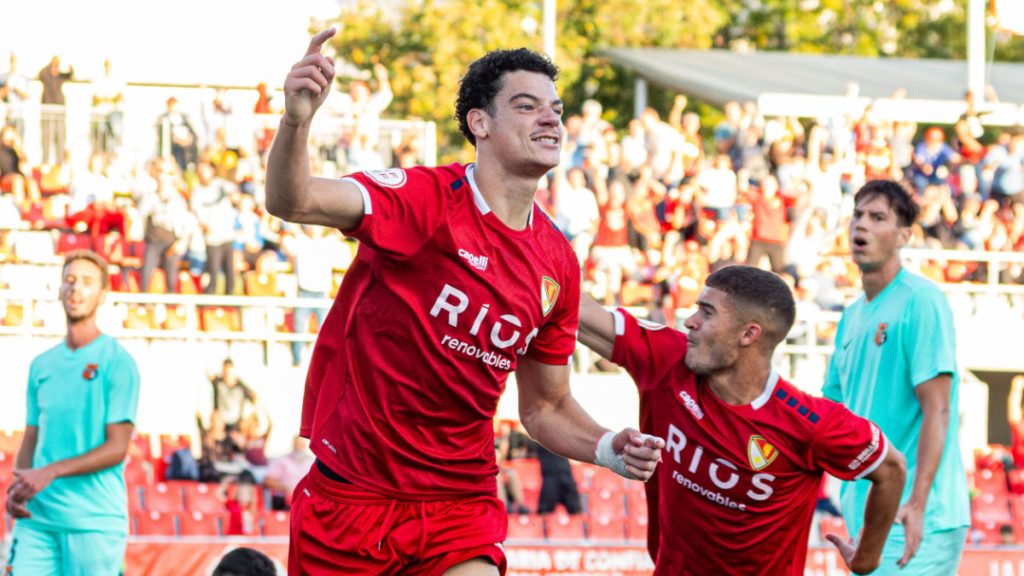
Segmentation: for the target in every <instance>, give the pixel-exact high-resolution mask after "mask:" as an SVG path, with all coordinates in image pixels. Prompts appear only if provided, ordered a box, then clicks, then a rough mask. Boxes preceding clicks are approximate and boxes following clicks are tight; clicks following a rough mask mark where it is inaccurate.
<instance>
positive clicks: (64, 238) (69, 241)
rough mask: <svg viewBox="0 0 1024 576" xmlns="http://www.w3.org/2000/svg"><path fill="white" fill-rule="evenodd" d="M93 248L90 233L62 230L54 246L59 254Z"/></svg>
mask: <svg viewBox="0 0 1024 576" xmlns="http://www.w3.org/2000/svg"><path fill="white" fill-rule="evenodd" d="M92 248H93V246H92V238H90V237H89V235H88V234H75V233H73V232H61V233H60V235H59V236H57V245H56V246H55V247H54V251H55V252H56V253H57V254H67V253H68V252H74V251H75V250H92Z"/></svg>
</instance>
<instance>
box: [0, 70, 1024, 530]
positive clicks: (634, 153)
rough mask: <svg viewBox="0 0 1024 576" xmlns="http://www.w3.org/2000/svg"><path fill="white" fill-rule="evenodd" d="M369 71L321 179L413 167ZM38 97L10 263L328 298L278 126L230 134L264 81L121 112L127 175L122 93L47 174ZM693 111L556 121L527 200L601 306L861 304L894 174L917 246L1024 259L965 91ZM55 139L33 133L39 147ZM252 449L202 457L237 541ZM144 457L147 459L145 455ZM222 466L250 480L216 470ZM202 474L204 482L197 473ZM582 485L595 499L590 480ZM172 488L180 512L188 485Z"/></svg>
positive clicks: (1018, 150) (19, 175) (176, 287)
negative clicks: (279, 183) (272, 207)
mask: <svg viewBox="0 0 1024 576" xmlns="http://www.w3.org/2000/svg"><path fill="white" fill-rule="evenodd" d="M54 60H55V62H51V64H50V65H49V66H48V67H47V68H45V69H44V70H42V71H40V74H39V76H38V79H39V81H40V82H42V83H43V84H44V86H50V85H52V86H50V87H49V88H48V89H47V90H46V91H44V95H48V96H47V98H48V100H44V101H43V104H46V105H50V106H57V107H58V112H59V107H60V106H61V102H62V100H61V102H56V101H54V100H53V98H54V96H53V94H54V93H53V90H56V91H57V93H59V91H60V82H61V81H66V80H68V79H70V78H71V77H72V75H73V72H72V71H67V72H60V62H59V59H56V58H55V59H54ZM107 70H108V75H109V67H108V68H107ZM373 76H374V79H375V81H374V85H373V86H371V85H370V84H369V83H367V82H362V81H354V82H348V83H347V84H348V85H347V86H339V87H338V88H339V90H336V92H337V95H336V97H335V99H334V100H332V101H329V103H328V108H329V111H330V113H331V114H332V115H334V116H335V117H337V118H340V119H341V120H342V121H343V122H344V123H345V124H346V125H347V126H349V129H348V130H346V131H345V132H344V133H343V134H342V135H341V138H340V139H331V140H326V139H322V140H320V141H319V142H318V143H317V144H316V145H315V149H314V150H311V155H310V157H311V160H312V162H313V165H314V172H315V173H318V174H322V175H340V174H346V173H349V172H353V171H360V170H375V169H385V168H391V167H403V166H407V165H410V164H411V163H412V162H414V161H415V160H416V158H417V156H418V152H419V150H418V148H417V146H419V143H418V142H417V140H416V138H415V137H414V136H412V135H409V136H407V137H403V138H399V139H396V140H395V141H391V142H382V141H381V140H380V136H379V123H380V118H381V116H382V115H383V114H384V113H385V112H386V109H387V105H388V103H389V102H390V100H391V91H390V87H389V85H388V77H387V71H386V69H385V68H384V67H383V66H378V67H377V68H376V69H375V70H374V72H373ZM61 79H63V80H61ZM27 84H28V79H27V77H25V76H24V75H22V74H21V73H20V72H18V71H17V68H16V59H15V58H14V57H13V56H12V58H11V65H10V70H9V72H8V73H7V74H0V99H2V100H3V101H4V103H5V106H4V116H3V120H4V121H3V128H2V130H0V190H2V195H0V234H2V235H3V236H2V237H3V242H2V243H0V244H2V247H0V252H2V254H3V257H4V258H7V259H10V258H13V257H14V253H15V250H14V247H13V246H11V245H10V241H9V239H10V235H9V234H7V233H6V232H7V231H10V230H25V229H27V230H46V231H51V232H52V237H53V242H54V248H55V249H56V251H57V252H61V251H65V250H70V249H72V248H82V247H91V248H93V249H95V250H97V251H98V252H99V253H101V254H102V255H103V256H105V257H106V258H107V259H108V260H109V261H110V262H111V264H112V265H113V267H115V268H116V270H115V272H114V273H113V274H112V283H113V286H114V289H115V290H121V291H135V292H141V291H151V292H180V293H199V292H204V293H207V294H236V295H241V294H245V295H254V296H269V295H288V296H299V297H307V298H325V297H329V296H333V295H334V293H335V291H336V290H337V286H338V284H339V282H338V278H339V275H340V274H343V273H344V271H345V269H346V268H347V266H348V264H349V263H350V261H351V258H352V256H353V254H354V245H353V243H352V242H350V241H348V240H346V239H344V237H343V236H342V235H341V234H340V232H338V231H337V230H327V229H322V228H317V227H310V226H298V225H291V224H285V223H283V222H282V221H281V220H279V219H277V218H275V217H273V216H272V215H270V214H269V213H268V212H267V211H266V209H265V207H264V190H263V186H264V181H265V169H266V153H267V150H268V149H269V145H270V143H271V142H272V140H273V136H274V134H273V130H272V129H266V128H260V129H258V130H256V131H251V130H249V131H247V130H245V129H239V127H238V126H239V125H240V124H239V123H238V122H236V120H237V119H238V118H239V117H242V116H245V115H247V114H255V115H274V114H277V113H279V110H278V109H276V108H275V106H274V104H273V102H272V100H271V99H270V97H269V95H268V92H267V88H266V86H261V87H258V88H256V89H254V90H256V91H257V93H258V97H257V100H256V102H257V104H256V106H255V107H254V109H253V110H252V111H249V112H245V113H243V112H241V111H236V110H233V109H232V107H231V105H230V103H228V102H227V101H226V100H225V99H224V98H223V94H222V93H220V92H218V93H217V94H216V95H215V96H214V97H213V99H212V100H209V101H196V102H189V103H188V104H189V106H187V108H189V109H198V110H201V114H199V115H198V119H197V120H194V119H193V118H192V116H191V115H190V114H189V113H187V112H185V111H183V108H184V107H179V104H181V103H180V102H179V101H178V99H177V98H170V99H168V100H167V109H166V111H165V112H164V113H163V114H162V115H160V116H159V117H156V118H148V119H139V118H128V119H127V120H128V121H132V122H136V121H138V122H146V123H149V124H152V125H153V126H154V127H155V128H154V142H155V143H156V146H155V149H154V153H153V155H152V156H151V157H150V158H149V160H148V161H146V162H145V163H142V164H132V163H131V162H130V161H129V159H128V157H127V156H126V155H123V154H122V150H121V142H120V137H119V134H120V130H121V123H122V122H123V121H125V118H123V117H122V116H121V114H120V110H121V106H122V104H123V94H122V92H123V84H118V83H117V82H115V81H113V80H111V79H110V78H109V77H108V76H105V77H103V78H97V79H94V81H93V86H94V92H95V95H94V98H93V106H94V115H93V118H94V122H95V125H94V126H93V130H92V149H91V150H90V151H89V152H88V154H87V155H86V156H87V158H88V161H87V162H85V163H84V165H83V166H77V165H73V164H72V163H70V162H68V161H66V160H67V159H68V158H69V157H71V154H70V152H71V151H69V150H66V149H64V142H63V139H62V138H57V137H54V138H53V139H52V141H51V140H50V139H49V138H48V139H47V140H45V141H44V142H43V148H44V154H43V157H44V158H46V159H47V160H46V161H43V162H38V163H30V162H29V160H28V156H27V155H26V154H25V151H24V150H23V147H22V138H23V136H24V131H25V130H26V126H25V119H24V117H23V116H22V114H21V112H22V110H23V109H24V106H25V105H26V103H25V99H26V98H27V89H26V86H27ZM54 86H55V87H54ZM688 104H689V103H688V101H687V99H686V97H685V96H682V95H680V96H678V97H676V99H675V101H674V104H673V107H672V108H671V110H668V111H667V112H665V113H662V112H659V111H658V110H655V109H653V108H648V109H647V110H645V111H644V113H643V114H642V116H641V117H640V118H637V119H634V120H631V121H630V122H629V124H628V128H627V129H626V130H624V131H620V130H618V129H616V128H615V127H614V126H612V125H611V124H610V123H608V122H607V121H606V120H604V119H603V114H602V112H603V110H602V104H601V103H599V102H597V101H594V100H588V101H586V102H585V103H584V104H583V105H582V107H581V109H580V110H579V111H578V113H573V114H569V115H567V116H566V117H565V118H564V123H565V127H566V137H565V139H564V141H563V161H562V163H561V165H560V167H559V168H558V169H556V170H555V171H554V172H552V173H551V174H549V175H548V176H547V177H546V178H544V179H542V180H541V182H539V184H538V195H537V201H538V202H539V203H540V204H541V206H542V207H543V208H544V209H545V211H546V212H547V213H548V214H549V215H550V216H551V217H552V219H553V220H554V222H555V223H556V224H557V226H558V227H559V228H560V229H561V230H562V232H563V233H564V234H565V235H566V237H567V238H568V239H569V240H570V242H571V244H572V246H573V248H574V249H575V251H576V254H577V256H578V258H579V260H580V263H581V264H582V265H583V269H584V275H585V278H584V287H585V289H586V290H587V291H589V292H590V294H591V295H592V296H594V297H595V298H597V299H598V300H599V301H601V302H603V303H604V304H606V305H625V306H649V307H650V309H651V312H650V313H651V315H652V317H653V318H654V319H660V320H662V321H665V320H666V319H672V318H674V317H675V309H677V308H687V307H689V306H691V305H692V304H693V303H694V302H695V301H696V298H697V296H698V294H699V290H700V287H701V286H703V285H704V280H705V279H706V278H707V276H708V275H709V274H710V273H711V272H712V271H714V270H717V269H718V268H721V267H723V266H726V265H728V264H731V263H743V262H746V263H751V264H755V265H764V266H768V267H770V268H771V269H772V270H773V271H776V272H778V273H780V274H782V275H783V276H784V278H787V279H788V280H789V281H791V282H792V285H793V287H794V290H795V291H796V294H797V296H798V298H799V302H800V305H801V306H805V307H814V308H817V309H821V310H840V309H842V307H843V305H844V304H845V303H847V302H848V300H849V297H850V296H851V295H852V294H854V293H855V292H856V291H857V289H858V287H857V286H856V282H857V281H856V278H858V275H857V273H856V270H855V268H853V264H852V262H850V260H849V258H847V255H848V254H849V247H848V246H847V245H845V243H846V242H848V240H847V235H846V234H845V233H844V231H845V228H846V223H847V222H848V219H849V217H850V215H851V212H852V207H853V201H852V193H853V192H854V191H855V190H857V189H858V188H859V187H860V186H861V185H862V184H863V183H864V182H865V181H867V180H870V179H874V178H893V179H896V180H900V181H902V182H904V183H905V184H906V185H907V186H908V188H910V189H912V190H913V191H914V194H915V198H916V200H917V201H918V202H919V204H920V206H921V217H920V219H919V221H918V223H917V224H916V225H915V226H914V240H913V242H912V245H913V246H915V247H932V248H944V249H950V250H958V249H971V250H986V251H1001V252H1013V251H1017V250H1021V249H1024V134H1018V133H1016V132H1015V131H1013V130H996V129H992V128H986V127H984V126H983V118H984V116H983V115H979V114H978V113H977V111H976V110H975V108H974V105H973V99H972V98H971V96H970V95H968V96H967V98H965V104H964V114H963V115H962V116H961V118H960V119H959V120H958V121H957V122H956V123H955V125H953V126H951V127H948V129H944V128H941V127H936V126H932V127H919V126H917V125H915V124H913V123H908V122H893V121H889V120H884V119H881V118H878V117H876V116H875V115H874V114H873V113H872V111H871V110H870V109H869V110H868V111H867V112H865V114H864V115H863V116H861V117H859V118H850V117H834V118H821V119H817V120H813V121H812V120H806V119H804V120H798V119H796V118H775V117H765V116H764V115H763V114H761V112H760V111H759V110H758V109H757V107H756V105H754V104H753V103H749V102H748V103H739V102H729V103H727V104H726V105H725V106H724V119H723V120H722V121H721V122H719V123H717V124H716V125H714V126H704V125H702V119H701V117H700V116H699V115H698V114H697V113H695V112H693V111H692V110H690V109H689V108H688ZM50 120H52V118H51V119H50ZM50 120H48V122H49V121H50ZM265 125H274V123H273V122H271V123H267V124H265ZM59 127H60V128H61V129H62V128H63V124H59ZM54 130H55V129H54V128H53V126H49V125H48V126H44V127H42V131H43V133H44V134H48V135H52V134H54V133H55V132H54ZM382 149H383V150H385V152H386V153H385V154H382V153H381V150H382ZM385 158H390V159H391V161H390V162H387V161H386V160H385ZM921 271H922V273H924V274H925V275H926V276H928V277H931V278H932V279H934V280H936V281H939V282H958V281H962V280H968V281H969V280H976V279H981V278H984V277H986V275H987V271H986V270H985V265H984V264H983V263H980V264H979V263H974V262H967V263H956V262H950V263H947V262H929V263H926V264H925V266H924V267H923V268H922V270H921ZM999 274H1000V281H1001V282H1002V283H1021V282H1022V281H1024V274H1022V269H1021V267H1020V266H1017V265H1010V266H1008V267H1006V268H1004V269H1002V270H1000V272H999ZM0 288H2V286H0ZM314 314H317V315H318V309H315V308H309V309H304V308H301V307H300V308H296V309H295V310H294V313H293V314H291V315H290V316H289V317H290V320H289V322H288V323H289V324H290V326H289V327H288V328H286V329H287V330H292V331H305V330H315V329H316V326H311V325H310V320H312V318H311V316H313V315H314ZM317 320H322V318H319V316H318V318H317ZM301 347H302V344H301V343H296V344H295V348H294V349H293V361H294V363H295V364H296V365H298V364H300V363H301V361H302V349H301ZM239 434H242V435H243V436H238V435H239ZM245 434H246V432H245V431H244V429H243V428H240V427H236V426H228V428H227V429H226V430H225V429H223V428H221V429H220V430H219V432H218V433H217V435H216V438H214V439H213V442H214V444H210V446H209V452H210V453H211V454H216V453H217V452H218V450H219V448H218V446H217V445H216V443H217V442H220V443H222V446H228V447H229V448H228V449H227V451H228V455H227V456H225V457H224V458H223V459H222V460H221V466H220V468H221V469H220V473H219V474H216V475H213V474H211V475H210V477H209V478H210V479H218V478H220V477H227V478H234V479H235V480H233V481H231V483H230V485H229V484H225V485H224V487H223V494H222V498H223V499H224V500H225V501H227V502H235V504H233V505H229V509H230V510H232V513H233V514H234V512H235V511H238V513H237V514H235V515H234V516H232V518H233V519H232V523H233V524H232V527H231V528H229V529H224V532H225V533H230V532H235V533H243V532H249V533H252V532H253V531H254V528H253V526H252V522H253V520H252V519H251V517H250V516H247V515H246V510H249V511H250V512H252V511H253V510H255V508H254V502H257V501H262V500H263V499H264V497H263V496H258V497H257V496H253V495H252V494H250V490H249V489H248V488H244V486H247V485H248V484H250V483H252V482H255V483H259V482H266V480H265V479H264V478H263V477H262V476H256V475H254V474H252V470H253V469H255V470H256V471H257V474H260V473H262V475H265V474H266V467H267V466H269V465H270V463H269V462H268V461H267V459H266V456H265V455H262V454H259V453H258V451H254V450H251V449H252V448H253V443H254V442H257V445H256V448H258V441H259V440H260V437H261V435H263V436H262V439H263V441H265V439H266V438H265V434H269V426H268V427H267V429H264V430H259V431H253V432H252V433H251V434H249V435H248V436H245ZM233 435H234V436H233ZM506 440H507V438H506ZM204 443H205V442H204ZM180 447H181V446H178V448H180ZM172 448H173V446H172ZM504 449H506V450H507V446H506V447H505V448H504ZM174 452H175V450H168V451H166V454H161V458H163V457H165V456H166V461H164V460H160V461H161V462H164V464H166V465H168V466H170V463H171V455H172V454H173V453H174ZM254 452H255V455H254V454H253V453H254ZM303 454H308V453H307V452H306V451H305V448H304V447H303V446H301V445H299V444H297V445H296V448H295V451H294V453H293V454H292V455H291V457H292V458H293V459H294V460H296V461H302V462H307V460H302V458H301V455H303ZM243 459H248V460H247V461H248V462H249V464H247V465H246V464H242V462H243ZM254 459H255V461H256V463H255V464H253V462H254ZM149 460H150V458H149V455H148V453H146V452H145V450H143V449H139V451H138V452H137V454H136V461H142V462H147V461H149ZM514 460H515V459H514V458H513V459H511V460H510V461H514ZM231 462H235V463H239V465H240V467H239V469H238V470H235V471H228V472H225V470H226V469H227V466H226V465H225V464H230V463H231ZM200 464H201V463H200ZM289 464H290V463H289V462H284V463H281V464H279V466H280V467H281V468H283V470H282V471H281V475H282V476H287V479H286V481H282V482H281V483H280V484H277V483H275V482H278V480H277V476H276V475H275V474H271V480H270V481H269V482H266V484H265V485H266V486H267V487H268V488H270V489H272V492H273V494H272V497H273V503H274V508H278V509H284V508H285V507H286V503H285V502H283V499H284V498H285V495H286V494H288V493H289V490H288V482H290V481H291V480H290V479H291V478H292V477H294V476H295V474H294V470H292V469H290V468H288V465H289ZM305 465H306V466H307V467H308V463H306V464H305ZM176 466H183V464H176ZM513 468H515V466H505V467H503V469H504V471H503V474H504V475H505V477H506V478H511V481H510V482H511V484H512V486H509V492H510V495H509V499H510V507H511V508H512V509H513V510H515V511H522V510H528V509H531V508H534V507H535V506H536V500H535V499H532V498H528V499H527V500H528V501H527V502H525V503H524V501H523V496H522V492H523V487H522V486H516V485H515V484H516V479H515V477H516V473H515V471H514V470H513ZM139 470H142V469H141V468H138V467H135V468H133V467H132V466H131V465H130V466H129V473H130V474H143V475H149V476H150V478H148V479H147V480H145V482H146V483H147V484H148V483H151V482H152V481H153V480H154V478H152V476H153V475H154V474H156V475H157V476H159V477H162V476H163V473H164V471H163V470H162V469H161V470H156V471H155V472H154V471H153V470H149V469H145V470H142V471H141V472H140V471H139ZM243 471H248V472H249V475H248V476H246V475H244V474H242V472H243ZM188 474H190V475H191V474H192V472H188ZM195 474H196V476H195V478H194V479H197V480H198V479H201V477H200V475H199V474H200V471H199V470H198V469H197V470H196V472H195ZM289 475H290V476H289ZM253 476H256V477H253ZM534 476H536V474H534ZM239 479H240V480H241V481H240V482H239V481H238V480H239ZM580 483H581V484H586V485H589V484H591V482H590V480H589V479H584V478H582V477H581V479H580ZM239 487H242V488H241V489H239ZM526 488H527V489H526V492H527V493H528V495H529V494H530V493H532V494H533V495H534V496H536V492H537V491H538V490H539V486H536V485H533V484H531V485H529V486H527V487H526ZM183 490H184V489H183ZM181 494H182V496H181V498H185V499H187V498H188V494H190V492H187V491H184V492H182V493H181ZM623 497H626V496H623ZM181 498H179V499H178V502H179V503H180V502H182V499H181ZM632 498H633V496H632V495H629V496H628V498H627V500H628V502H630V503H631V502H632V500H631V499H632ZM628 506H629V504H627V506H626V508H627V509H628ZM266 507H267V508H269V507H270V505H269V502H268V504H267V506H266ZM140 508H141V509H147V508H146V504H140ZM236 520H237V524H235V522H236ZM267 521H269V520H267ZM265 532H268V533H269V532H270V530H269V529H266V528H265Z"/></svg>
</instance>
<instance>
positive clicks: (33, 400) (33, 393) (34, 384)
mask: <svg viewBox="0 0 1024 576" xmlns="http://www.w3.org/2000/svg"><path fill="white" fill-rule="evenodd" d="M38 394H39V372H38V370H37V368H36V362H35V361H33V362H32V365H31V367H29V370H28V393H27V394H26V395H25V424H26V425H27V426H39V398H38Z"/></svg>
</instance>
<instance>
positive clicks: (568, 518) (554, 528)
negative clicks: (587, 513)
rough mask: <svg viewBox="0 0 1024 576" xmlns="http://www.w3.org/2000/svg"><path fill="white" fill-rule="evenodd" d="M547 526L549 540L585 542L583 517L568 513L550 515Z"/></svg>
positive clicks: (546, 522)
mask: <svg viewBox="0 0 1024 576" xmlns="http://www.w3.org/2000/svg"><path fill="white" fill-rule="evenodd" d="M545 524H546V525H547V529H548V540H552V541H557V542H565V541H578V540H583V539H584V537H585V534H584V532H585V529H584V524H585V521H584V519H583V516H581V515H579V514H576V515H570V514H566V513H558V512H556V513H554V514H548V515H547V518H546V521H545Z"/></svg>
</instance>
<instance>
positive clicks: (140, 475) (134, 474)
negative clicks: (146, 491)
mask: <svg viewBox="0 0 1024 576" xmlns="http://www.w3.org/2000/svg"><path fill="white" fill-rule="evenodd" d="M145 462H146V461H145V460H144V459H143V458H142V457H141V456H128V457H127V458H125V460H124V483H125V484H127V485H128V487H129V488H132V487H137V486H145V485H147V484H149V480H150V479H149V474H147V472H146V466H145Z"/></svg>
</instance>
